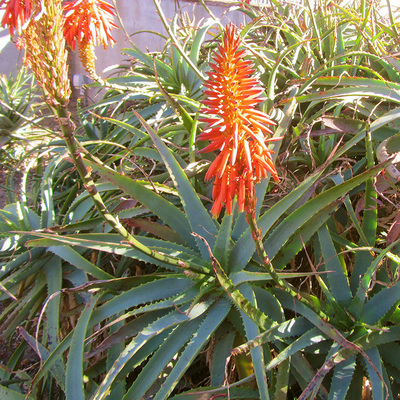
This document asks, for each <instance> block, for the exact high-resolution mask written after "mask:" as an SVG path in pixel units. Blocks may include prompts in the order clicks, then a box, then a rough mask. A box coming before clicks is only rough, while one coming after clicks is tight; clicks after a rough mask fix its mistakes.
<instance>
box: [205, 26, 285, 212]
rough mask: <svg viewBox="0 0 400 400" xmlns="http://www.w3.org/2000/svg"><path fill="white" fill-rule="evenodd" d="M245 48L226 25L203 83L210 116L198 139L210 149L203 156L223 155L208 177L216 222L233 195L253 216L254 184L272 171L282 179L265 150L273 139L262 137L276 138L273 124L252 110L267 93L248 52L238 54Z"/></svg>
mask: <svg viewBox="0 0 400 400" xmlns="http://www.w3.org/2000/svg"><path fill="white" fill-rule="evenodd" d="M241 43H242V42H241V39H240V37H239V36H238V35H237V34H236V28H235V27H234V25H232V24H230V25H228V26H227V28H226V32H225V34H224V37H223V40H222V44H220V45H218V53H217V54H215V55H213V62H212V63H210V67H211V68H212V71H208V72H207V75H208V80H207V81H206V82H205V84H204V86H205V88H206V89H205V90H204V94H205V96H206V97H207V99H205V100H203V101H202V104H203V105H204V108H203V109H202V111H203V112H204V113H205V114H206V117H205V118H202V119H201V121H202V122H205V123H206V127H205V129H204V131H203V132H202V133H201V134H200V135H199V137H198V139H199V140H208V141H210V144H209V145H208V146H206V147H205V148H204V149H202V150H201V152H203V153H206V152H210V151H215V150H219V151H220V153H219V154H218V156H217V157H216V158H215V160H214V162H213V163H212V164H211V166H210V168H209V170H208V171H207V174H206V177H205V179H206V180H210V179H213V178H215V181H214V186H213V200H214V205H213V207H212V209H211V212H212V214H213V216H214V217H218V215H219V213H220V212H221V210H222V207H223V206H225V208H226V212H227V213H228V214H230V213H231V212H232V201H233V198H234V197H235V196H236V197H237V199H238V203H239V211H246V212H251V211H252V207H254V205H255V199H254V193H255V192H254V185H255V183H257V182H259V181H260V180H261V179H263V178H265V177H266V176H267V174H268V172H269V173H271V174H272V176H273V178H274V179H275V180H278V176H277V172H276V169H275V166H274V163H273V161H272V158H271V153H272V151H270V150H268V148H267V146H266V142H268V141H271V140H275V139H270V138H265V136H264V134H265V133H267V134H271V133H272V131H271V130H270V129H269V128H268V127H267V125H275V123H274V122H273V121H272V120H271V119H270V117H269V116H268V115H267V114H265V113H263V112H262V111H260V110H257V109H255V108H254V107H255V106H257V105H258V104H259V103H261V102H262V101H263V100H264V99H263V98H262V97H261V96H262V94H263V89H262V88H261V87H260V86H259V82H258V80H257V79H256V78H254V77H253V74H254V72H255V71H254V69H253V64H252V62H251V61H250V60H244V59H243V56H244V55H245V50H243V49H240V46H241Z"/></svg>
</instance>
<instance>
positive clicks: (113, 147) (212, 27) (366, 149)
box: [0, 0, 400, 400]
mask: <svg viewBox="0 0 400 400" xmlns="http://www.w3.org/2000/svg"><path fill="white" fill-rule="evenodd" d="M154 4H155V6H156V9H157V12H158V13H159V15H160V16H161V18H162V19H163V20H164V19H165V17H164V15H163V13H162V9H161V8H160V5H159V3H158V2H157V1H156V0H154ZM388 4H389V3H388ZM240 10H241V12H243V13H244V14H245V15H246V21H247V23H246V24H245V25H244V26H243V27H242V28H241V31H240V34H241V36H242V38H243V40H244V43H245V46H246V48H247V50H248V57H249V58H251V59H252V60H253V61H254V62H255V64H256V68H257V74H259V76H260V79H261V81H262V83H263V85H264V86H265V93H266V100H265V102H264V103H263V109H264V111H266V112H268V113H270V114H271V115H272V117H273V118H274V119H275V120H276V121H277V122H278V126H277V128H276V130H275V136H277V137H279V136H283V137H284V138H283V140H282V141H281V142H275V143H274V145H273V150H274V151H275V154H274V156H275V158H276V162H277V167H278V172H279V174H280V176H281V180H280V182H279V184H275V183H273V182H272V181H271V182H269V181H268V180H267V181H264V182H262V183H261V184H259V185H258V187H257V191H258V195H257V198H258V204H257V224H258V226H259V227H260V228H261V231H262V238H263V243H264V246H265V249H266V251H267V253H268V257H269V259H270V260H271V263H272V265H273V266H274V268H275V270H276V271H277V272H278V276H279V278H280V279H285V280H288V281H290V282H291V283H292V285H294V286H295V287H296V288H297V289H298V290H299V295H298V296H297V297H292V296H289V295H288V294H287V293H286V292H285V291H283V290H282V289H281V288H280V287H277V285H275V283H272V281H271V277H270V275H269V274H268V273H267V272H266V271H265V270H264V269H263V267H262V263H261V260H260V259H259V258H258V256H257V255H256V253H255V246H254V241H253V238H252V235H251V231H250V229H249V226H248V223H247V222H246V220H245V218H244V216H243V215H242V214H238V213H235V214H234V215H231V216H228V215H225V216H222V217H221V218H220V219H218V220H215V219H212V218H211V216H210V213H209V210H210V208H211V201H210V197H211V184H210V183H209V182H204V172H205V170H206V168H207V165H208V164H209V160H207V159H205V158H204V156H203V155H200V154H199V153H198V150H199V148H201V147H202V146H203V145H204V144H203V143H196V136H197V134H198V133H199V132H200V131H201V129H202V124H201V123H200V122H199V121H198V119H199V101H200V100H201V98H202V96H203V95H202V91H201V90H202V82H203V78H204V76H205V72H206V71H207V70H208V69H209V66H208V61H209V59H210V55H211V52H212V51H213V50H214V49H215V48H216V46H217V43H218V41H219V40H220V37H221V35H220V30H221V29H223V27H221V25H220V22H219V21H217V20H215V19H213V18H212V16H210V19H208V20H202V21H200V22H197V23H196V22H195V21H194V20H193V21H191V20H190V19H188V16H187V15H184V14H177V16H176V18H175V19H174V20H173V21H171V22H170V23H168V34H169V36H168V37H167V39H166V44H165V48H164V50H163V51H162V52H160V53H157V54H155V55H154V54H145V53H143V52H142V51H140V50H139V49H138V48H136V47H134V46H133V47H132V48H128V49H125V53H126V54H127V55H128V56H129V57H130V58H132V59H133V60H134V62H133V63H132V64H130V65H125V66H122V67H121V69H120V70H119V71H118V72H119V75H118V77H116V78H113V79H110V83H111V84H115V85H118V87H119V88H121V87H125V90H123V91H122V90H121V89H119V90H115V89H109V90H108V91H107V92H106V93H105V95H104V97H103V98H102V99H101V100H100V101H98V102H97V103H95V104H93V105H91V106H90V107H88V108H79V109H78V111H77V114H76V120H77V121H78V123H77V131H76V135H77V138H78V139H79V141H80V144H81V146H82V148H83V150H82V152H83V156H84V161H85V163H86V166H87V167H88V168H90V170H91V171H93V173H95V177H96V182H95V184H96V188H97V190H98V191H99V193H100V194H101V195H102V197H103V200H104V203H105V204H106V206H107V208H108V210H110V211H111V212H112V214H113V215H114V216H116V217H118V220H119V221H120V222H121V224H122V225H123V226H124V227H126V228H127V229H128V230H129V231H130V232H132V234H133V235H134V238H135V239H137V241H138V242H139V243H140V244H141V246H140V248H139V247H133V246H131V245H130V244H129V243H127V242H125V241H124V240H123V239H122V238H121V237H120V236H119V235H118V234H116V233H113V232H112V231H111V228H110V226H109V225H108V224H106V223H104V222H103V219H102V218H101V216H100V215H99V213H98V212H97V211H96V208H95V207H94V205H93V202H92V200H91V198H90V196H89V194H88V193H87V192H86V191H85V190H84V188H83V185H82V182H81V180H80V178H79V177H78V175H77V173H76V171H75V168H74V165H73V164H72V163H71V160H70V158H69V157H68V153H67V148H66V146H65V145H64V143H63V142H62V141H61V140H59V138H58V137H57V136H54V137H53V139H52V140H51V141H50V142H49V143H47V144H46V145H41V146H39V148H37V149H36V150H34V151H36V152H37V153H35V154H38V157H39V159H41V160H43V162H42V163H39V165H36V164H35V161H36V160H34V161H32V162H31V164H30V165H29V166H28V168H27V169H26V172H25V175H24V178H23V181H22V188H21V195H20V196H19V197H17V196H16V197H14V199H12V201H11V202H10V204H9V205H7V206H6V207H5V208H4V209H3V210H0V230H1V237H2V241H1V250H2V252H1V270H0V276H1V290H2V293H3V294H2V296H1V300H2V303H3V305H4V310H3V312H2V314H1V316H0V324H1V328H0V330H1V334H2V337H3V338H5V339H7V340H9V339H10V340H12V338H13V336H15V335H17V334H19V335H20V336H21V337H22V338H23V341H22V342H21V344H20V345H19V346H18V348H17V349H16V350H15V351H14V353H13V355H12V357H11V358H10V359H9V361H8V363H7V365H6V366H3V367H2V368H1V369H0V380H1V382H0V397H4V398H7V399H20V398H23V397H24V396H25V394H27V395H28V397H30V398H46V397H47V398H67V399H85V398H91V399H96V400H98V399H106V398H108V399H111V398H115V399H157V400H160V399H168V398H170V399H176V400H178V399H179V400H186V399H187V400H190V399H195V398H196V399H215V398H218V397H221V398H231V399H276V400H281V399H306V398H317V399H329V400H333V399H359V398H363V396H364V398H367V397H366V396H367V390H369V389H368V387H370V388H371V391H372V394H371V395H372V398H373V399H374V400H378V399H386V398H388V399H395V398H397V395H398V393H400V362H399V359H398V357H397V352H396V351H397V350H398V347H399V338H400V325H399V322H400V319H399V309H398V304H399V302H400V286H399V285H400V284H399V265H400V258H399V257H400V254H399V251H400V247H399V231H398V220H399V213H398V196H397V181H396V179H395V178H396V169H395V166H394V165H393V164H392V160H391V159H390V155H395V154H396V153H398V151H399V149H398V137H397V134H398V131H399V127H398V122H397V119H398V116H399V113H400V108H399V103H400V86H399V84H398V82H399V73H400V64H399V62H398V59H397V58H396V57H395V54H396V53H397V52H398V50H399V44H398V29H399V28H398V22H396V21H397V18H398V14H397V13H396V11H395V10H389V14H388V15H387V16H386V17H384V16H382V15H381V14H380V12H379V9H378V8H377V6H376V3H375V2H367V1H361V2H354V3H351V4H350V5H347V6H341V5H336V4H333V3H329V2H321V3H320V4H318V5H317V6H316V7H315V8H312V7H311V6H305V7H300V6H299V7H297V8H295V7H289V6H282V5H280V3H279V2H273V6H272V7H269V8H256V7H252V6H246V7H241V8H240ZM165 23H167V22H166V20H165ZM23 76H25V75H23ZM20 79H21V84H20V85H21V86H22V84H23V82H24V81H23V79H25V78H22V77H21V78H20ZM21 86H19V87H21ZM7 90H10V89H7ZM7 90H6V89H4V91H5V92H7ZM28 104H30V102H28ZM27 106H28V105H27ZM10 107H11V108H12V107H14V109H17V110H18V108H17V106H15V105H11V106H10ZM19 112H20V111H19ZM379 146H380V147H379ZM29 155H30V154H26V157H29ZM383 171H384V172H383ZM305 303H307V304H308V305H306V304H305ZM28 346H30V347H31V348H32V349H34V351H35V352H36V353H37V354H38V356H39V358H40V365H38V367H37V369H36V370H35V371H34V373H33V374H29V373H28V372H27V371H24V370H23V369H22V368H21V367H20V363H21V360H22V359H23V353H24V350H25V348H27V347H28ZM22 393H24V394H22Z"/></svg>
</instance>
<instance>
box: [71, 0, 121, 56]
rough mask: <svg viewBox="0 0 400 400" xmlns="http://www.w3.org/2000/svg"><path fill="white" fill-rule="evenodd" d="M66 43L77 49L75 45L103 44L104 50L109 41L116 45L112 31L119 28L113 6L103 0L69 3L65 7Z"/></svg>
mask: <svg viewBox="0 0 400 400" xmlns="http://www.w3.org/2000/svg"><path fill="white" fill-rule="evenodd" d="M64 12H65V23H64V36H65V41H66V42H67V44H68V45H70V46H71V48H72V50H74V49H75V43H76V41H78V44H80V43H81V42H85V43H86V42H87V43H91V44H93V45H96V44H98V43H101V44H102V45H103V47H104V48H106V47H107V45H108V41H110V42H111V43H114V42H115V40H114V39H113V37H112V36H111V33H110V32H111V30H112V29H113V28H117V25H115V24H114V22H113V18H114V16H115V13H114V9H113V7H112V5H111V4H108V3H106V2H105V1H103V0H76V1H72V2H68V3H66V4H65V6H64Z"/></svg>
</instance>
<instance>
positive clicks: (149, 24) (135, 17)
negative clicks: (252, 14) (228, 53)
mask: <svg viewBox="0 0 400 400" xmlns="http://www.w3.org/2000/svg"><path fill="white" fill-rule="evenodd" d="M179 4H180V6H181V8H182V10H184V11H186V12H187V13H188V15H189V17H190V18H191V19H192V18H193V16H195V21H196V22H199V21H200V20H201V18H209V17H210V16H209V15H208V14H207V12H206V10H205V9H204V8H203V7H202V6H201V4H199V2H196V1H185V0H180V1H179ZM117 6H118V10H119V13H120V15H121V17H122V20H123V24H124V26H125V29H126V31H127V33H128V34H129V35H131V34H132V33H135V32H139V31H143V30H147V31H155V32H160V33H162V34H164V35H165V34H166V31H165V30H164V27H163V25H162V22H161V20H160V17H159V16H158V14H157V12H156V8H155V6H154V3H153V1H151V0H117ZM161 6H162V9H163V11H164V13H165V16H166V17H167V18H168V19H171V18H173V17H174V15H175V2H174V0H162V1H161ZM207 6H208V7H209V8H210V10H211V11H212V12H213V13H214V15H215V16H216V17H217V18H222V23H223V24H226V23H228V22H229V21H233V22H234V23H235V24H237V25H240V23H242V22H243V21H244V20H243V18H244V14H243V13H241V12H238V11H229V8H230V7H231V6H232V5H231V4H229V2H216V1H210V2H207ZM112 36H113V37H114V39H115V40H116V41H117V43H116V44H115V45H114V46H113V47H110V46H109V47H108V48H107V49H106V50H104V49H103V47H98V48H97V49H96V56H97V60H96V69H97V73H98V74H100V75H101V73H102V71H104V70H105V69H107V68H108V67H110V66H112V65H117V64H119V63H121V62H123V61H124V59H126V56H124V55H122V54H121V51H122V49H123V48H125V47H128V48H129V47H131V44H130V43H129V39H128V38H127V37H126V36H125V34H124V32H123V31H122V29H119V30H113V33H112ZM131 40H132V42H134V43H135V45H136V46H138V47H139V48H140V49H141V50H143V51H145V50H147V49H148V50H150V51H157V50H162V48H163V45H164V43H165V40H164V39H162V38H161V37H160V36H158V35H155V34H153V33H138V34H135V35H133V36H132V37H131ZM70 65H71V72H72V73H73V74H77V73H84V70H83V68H82V66H81V65H80V62H79V57H78V55H77V54H75V55H73V56H72V57H71V64H70ZM104 77H107V73H106V72H105V73H104Z"/></svg>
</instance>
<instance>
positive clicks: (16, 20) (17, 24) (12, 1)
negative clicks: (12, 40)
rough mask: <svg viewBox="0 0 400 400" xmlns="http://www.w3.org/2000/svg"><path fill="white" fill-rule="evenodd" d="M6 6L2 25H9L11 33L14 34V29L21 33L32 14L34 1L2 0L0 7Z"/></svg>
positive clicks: (0, 0)
mask: <svg viewBox="0 0 400 400" xmlns="http://www.w3.org/2000/svg"><path fill="white" fill-rule="evenodd" d="M4 6H5V11H4V15H3V18H2V20H1V26H2V27H6V26H8V29H9V31H10V35H13V34H14V29H15V30H16V31H17V32H19V33H21V31H22V28H23V26H24V25H25V23H26V22H27V21H28V20H29V18H30V16H31V14H32V1H31V0H0V8H4Z"/></svg>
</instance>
